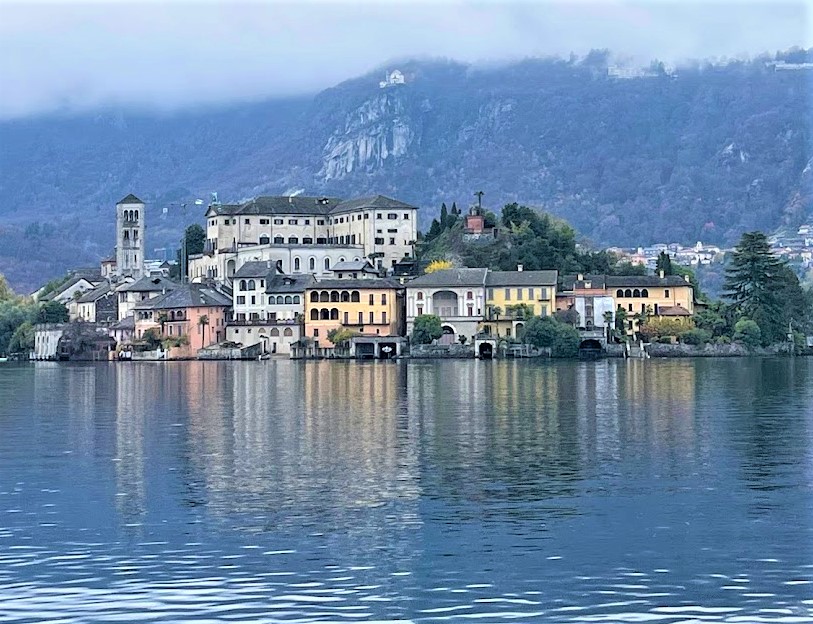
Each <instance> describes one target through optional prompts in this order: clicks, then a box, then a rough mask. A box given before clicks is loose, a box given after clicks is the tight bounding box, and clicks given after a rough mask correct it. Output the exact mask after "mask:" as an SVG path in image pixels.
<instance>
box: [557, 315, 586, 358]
mask: <svg viewBox="0 0 813 624" xmlns="http://www.w3.org/2000/svg"><path fill="white" fill-rule="evenodd" d="M580 342H581V338H580V337H579V332H578V330H576V329H575V328H573V327H571V326H570V325H565V324H563V323H559V327H558V328H557V330H556V337H555V338H554V339H553V346H552V348H551V355H552V356H553V357H557V358H569V357H576V356H577V355H579V343H580Z"/></svg>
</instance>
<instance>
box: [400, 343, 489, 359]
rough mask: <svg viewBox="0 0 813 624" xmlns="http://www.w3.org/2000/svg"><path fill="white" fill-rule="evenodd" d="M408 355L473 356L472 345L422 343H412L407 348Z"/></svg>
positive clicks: (437, 356) (425, 356) (417, 356)
mask: <svg viewBox="0 0 813 624" xmlns="http://www.w3.org/2000/svg"><path fill="white" fill-rule="evenodd" d="M409 357H412V358H473V357H474V345H470V344H466V345H462V344H450V345H432V344H428V345H422V344H413V345H411V346H410V348H409Z"/></svg>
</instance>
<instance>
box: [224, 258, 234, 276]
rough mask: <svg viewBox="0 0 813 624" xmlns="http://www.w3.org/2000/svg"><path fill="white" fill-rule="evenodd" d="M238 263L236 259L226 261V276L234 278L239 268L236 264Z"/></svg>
mask: <svg viewBox="0 0 813 624" xmlns="http://www.w3.org/2000/svg"><path fill="white" fill-rule="evenodd" d="M236 264H237V263H236V262H235V261H234V260H229V261H228V262H226V277H228V278H232V277H234V272H235V270H236V269H237V267H236V266H235V265H236Z"/></svg>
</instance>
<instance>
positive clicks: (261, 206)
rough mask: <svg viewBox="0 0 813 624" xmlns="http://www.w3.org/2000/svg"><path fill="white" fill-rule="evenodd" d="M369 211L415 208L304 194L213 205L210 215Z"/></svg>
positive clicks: (376, 199)
mask: <svg viewBox="0 0 813 624" xmlns="http://www.w3.org/2000/svg"><path fill="white" fill-rule="evenodd" d="M365 208H369V209H382V210H386V209H393V210H402V209H415V208H416V206H412V205H410V204H407V203H404V202H402V201H399V200H397V199H392V198H390V197H385V196H383V195H373V196H371V197H360V198H358V199H350V200H346V201H345V200H342V199H341V198H339V197H309V196H305V195H295V196H293V197H288V196H263V197H255V198H254V199H250V200H248V201H246V202H242V203H240V204H213V205H211V206H209V210H208V211H207V214H211V215H300V216H325V215H329V214H338V213H343V212H351V211H353V210H363V209H365Z"/></svg>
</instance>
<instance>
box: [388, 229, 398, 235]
mask: <svg viewBox="0 0 813 624" xmlns="http://www.w3.org/2000/svg"><path fill="white" fill-rule="evenodd" d="M397 233H398V230H397V229H396V228H390V229H389V230H387V234H397Z"/></svg>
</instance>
